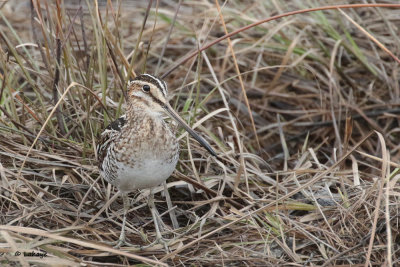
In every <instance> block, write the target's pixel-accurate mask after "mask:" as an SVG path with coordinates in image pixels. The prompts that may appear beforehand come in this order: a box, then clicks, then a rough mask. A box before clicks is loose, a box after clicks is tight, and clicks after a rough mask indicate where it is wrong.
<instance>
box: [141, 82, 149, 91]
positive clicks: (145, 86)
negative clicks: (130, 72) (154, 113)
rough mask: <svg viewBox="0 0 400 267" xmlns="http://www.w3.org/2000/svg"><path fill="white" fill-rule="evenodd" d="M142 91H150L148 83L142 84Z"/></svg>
mask: <svg viewBox="0 0 400 267" xmlns="http://www.w3.org/2000/svg"><path fill="white" fill-rule="evenodd" d="M142 90H143V92H145V93H148V92H150V86H149V85H148V84H145V85H143V87H142Z"/></svg>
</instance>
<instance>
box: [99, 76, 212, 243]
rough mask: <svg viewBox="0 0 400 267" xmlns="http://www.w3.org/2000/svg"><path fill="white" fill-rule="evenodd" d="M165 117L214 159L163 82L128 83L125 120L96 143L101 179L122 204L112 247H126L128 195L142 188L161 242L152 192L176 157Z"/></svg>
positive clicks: (149, 78)
mask: <svg viewBox="0 0 400 267" xmlns="http://www.w3.org/2000/svg"><path fill="white" fill-rule="evenodd" d="M165 113H166V114H168V115H169V116H170V117H171V118H172V119H174V120H175V121H176V122H177V123H178V124H179V125H181V126H182V127H183V128H184V129H185V130H186V131H187V132H188V133H189V134H190V135H191V136H193V138H194V139H196V140H197V141H198V142H199V143H200V144H201V145H202V146H203V147H204V148H205V149H206V150H207V151H208V152H209V153H210V154H211V155H213V156H215V157H217V154H216V153H215V151H214V150H213V148H212V147H211V146H210V145H209V144H208V143H207V141H205V139H204V138H202V137H201V136H200V135H198V134H197V133H196V132H195V131H194V130H193V129H192V128H191V127H190V126H189V125H188V124H187V123H186V122H185V121H184V120H183V119H182V118H181V117H180V116H179V115H178V113H177V112H175V111H174V109H173V108H172V107H171V106H170V104H169V102H168V88H167V84H166V82H165V81H164V80H162V79H160V78H158V77H155V76H153V75H150V74H141V75H138V76H136V77H135V78H134V79H132V80H131V81H129V82H128V85H127V99H126V111H125V114H124V115H122V116H121V117H119V118H118V119H116V120H115V121H113V122H111V123H110V124H109V125H108V126H107V127H106V128H105V130H104V131H103V132H102V133H101V136H100V138H99V142H98V143H97V157H98V168H99V172H100V175H101V177H102V178H103V179H104V180H105V181H107V182H108V183H110V184H112V185H113V186H115V187H116V188H117V189H118V191H119V192H120V194H121V196H122V199H123V207H124V208H123V221H122V227H121V233H120V236H119V239H118V241H117V242H116V245H115V246H114V247H117V248H118V247H120V246H122V245H124V244H128V242H127V241H126V235H125V224H126V217H127V212H128V210H129V207H130V203H129V198H128V193H129V192H132V191H135V190H138V189H139V190H140V189H146V188H148V189H150V195H149V199H148V206H149V209H150V211H151V214H152V217H153V221H154V226H155V230H156V241H158V242H160V243H162V242H164V240H163V238H162V235H161V233H160V226H159V222H158V218H157V210H156V208H155V205H154V192H153V190H152V189H153V188H154V187H156V186H158V185H160V184H162V183H163V182H164V181H166V179H167V178H168V177H170V176H171V174H172V172H173V171H174V170H175V167H176V165H177V162H178V159H179V151H180V149H179V142H178V140H177V139H176V136H175V134H174V133H173V131H172V130H171V129H170V127H169V126H168V124H167V123H166V122H165V121H164V119H163V115H164V114H165ZM164 246H165V244H164Z"/></svg>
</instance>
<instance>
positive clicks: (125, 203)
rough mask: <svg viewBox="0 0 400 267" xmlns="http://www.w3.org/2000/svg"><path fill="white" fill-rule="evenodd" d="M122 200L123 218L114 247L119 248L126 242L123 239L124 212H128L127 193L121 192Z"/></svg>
mask: <svg viewBox="0 0 400 267" xmlns="http://www.w3.org/2000/svg"><path fill="white" fill-rule="evenodd" d="M122 200H123V202H124V218H123V220H122V227H121V234H120V235H119V239H118V241H117V244H116V245H115V246H114V248H119V247H120V246H122V245H123V244H127V243H126V240H125V224H126V214H127V213H128V210H129V198H128V194H127V193H122Z"/></svg>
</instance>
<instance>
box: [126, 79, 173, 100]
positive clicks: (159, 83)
mask: <svg viewBox="0 0 400 267" xmlns="http://www.w3.org/2000/svg"><path fill="white" fill-rule="evenodd" d="M134 80H138V81H145V82H149V83H152V84H154V85H155V86H156V87H157V88H158V89H159V90H160V92H161V93H162V94H163V95H164V97H167V93H168V90H167V84H166V83H165V82H164V81H163V80H161V79H159V78H157V77H154V76H153V75H150V74H142V75H139V76H136V78H135V79H134Z"/></svg>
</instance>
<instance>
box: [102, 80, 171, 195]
mask: <svg viewBox="0 0 400 267" xmlns="http://www.w3.org/2000/svg"><path fill="white" fill-rule="evenodd" d="M143 78H144V79H143ZM142 79H143V80H144V81H146V82H153V83H154V81H151V80H150V79H149V77H147V76H144V77H142ZM157 85H158V82H157ZM163 85H164V86H165V83H164V84H163ZM164 88H165V89H164ZM164 88H163V87H160V88H159V89H160V91H161V92H162V94H164V93H165V94H166V93H167V92H166V87H164ZM146 105H147V103H145V102H144V101H143V100H142V99H139V98H136V97H133V98H130V99H129V103H128V105H127V112H126V114H125V115H123V116H121V117H120V118H118V119H117V120H115V121H114V122H112V123H111V124H110V125H109V126H108V127H107V128H106V129H105V131H104V132H103V133H102V135H101V140H100V142H99V144H98V150H97V153H98V159H99V161H98V163H99V170H100V174H101V176H102V177H103V178H104V179H105V180H106V181H107V182H109V183H111V184H112V185H114V186H116V187H117V188H118V189H119V190H120V191H122V192H129V191H133V190H135V189H142V188H150V187H154V186H157V185H159V184H161V183H162V182H163V181H165V180H166V179H167V178H168V177H169V176H170V175H171V173H172V172H173V170H174V169H175V166H176V163H177V161H178V158H179V143H178V142H177V140H176V138H175V135H174V134H173V133H172V131H171V130H170V128H169V127H168V125H167V124H166V123H165V122H164V120H163V118H162V115H161V114H160V113H157V112H153V111H152V110H149V109H148V107H147V106H146Z"/></svg>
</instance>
